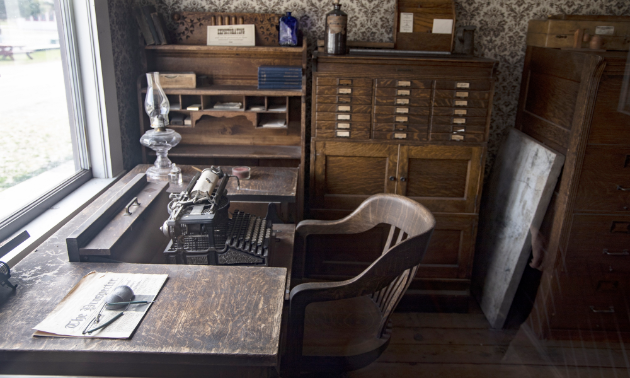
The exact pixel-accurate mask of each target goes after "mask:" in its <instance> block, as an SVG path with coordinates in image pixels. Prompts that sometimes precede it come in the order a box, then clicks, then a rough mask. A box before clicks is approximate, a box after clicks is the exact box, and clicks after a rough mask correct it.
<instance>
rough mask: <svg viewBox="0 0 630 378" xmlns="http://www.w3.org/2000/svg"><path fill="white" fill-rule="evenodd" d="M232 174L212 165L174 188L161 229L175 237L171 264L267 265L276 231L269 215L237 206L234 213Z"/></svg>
mask: <svg viewBox="0 0 630 378" xmlns="http://www.w3.org/2000/svg"><path fill="white" fill-rule="evenodd" d="M230 177H234V176H229V175H227V174H225V173H223V172H222V171H221V169H220V168H216V167H212V168H210V169H205V170H204V171H203V172H201V173H198V174H197V175H196V176H195V177H194V178H193V179H192V180H191V182H190V184H189V185H188V187H187V188H186V190H184V191H183V192H181V193H179V194H171V202H170V203H169V204H168V211H169V214H170V215H169V218H168V219H167V220H166V222H164V225H162V232H163V233H164V235H166V236H167V237H168V238H169V239H171V241H170V242H169V244H168V246H167V247H166V250H165V251H164V254H165V255H166V261H167V262H168V263H170V264H195V265H264V266H266V265H267V263H268V257H269V251H270V250H272V249H273V241H274V240H275V237H274V235H273V233H272V223H271V221H270V220H268V219H266V218H260V217H257V216H255V215H251V214H247V213H244V212H241V211H238V210H235V211H234V214H233V215H232V217H231V218H230V215H229V213H228V208H229V207H230V200H229V199H228V197H227V190H226V185H227V182H228V180H229V179H230Z"/></svg>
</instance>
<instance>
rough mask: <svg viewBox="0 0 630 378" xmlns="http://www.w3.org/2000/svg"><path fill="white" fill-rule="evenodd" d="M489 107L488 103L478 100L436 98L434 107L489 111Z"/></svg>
mask: <svg viewBox="0 0 630 378" xmlns="http://www.w3.org/2000/svg"><path fill="white" fill-rule="evenodd" d="M488 105H489V102H488V101H485V100H476V99H466V98H444V97H435V98H434V99H433V106H443V107H452V108H455V109H462V108H469V109H470V108H482V109H487V108H488Z"/></svg>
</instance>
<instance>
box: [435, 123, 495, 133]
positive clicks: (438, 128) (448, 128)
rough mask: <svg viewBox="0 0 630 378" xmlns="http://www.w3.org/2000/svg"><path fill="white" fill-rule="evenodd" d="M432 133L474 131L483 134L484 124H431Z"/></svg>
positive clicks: (484, 130)
mask: <svg viewBox="0 0 630 378" xmlns="http://www.w3.org/2000/svg"><path fill="white" fill-rule="evenodd" d="M431 132H432V133H453V132H456V133H474V134H483V133H485V132H486V127H485V126H474V125H433V126H431Z"/></svg>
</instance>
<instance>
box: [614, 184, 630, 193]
mask: <svg viewBox="0 0 630 378" xmlns="http://www.w3.org/2000/svg"><path fill="white" fill-rule="evenodd" d="M617 190H621V191H622V192H630V188H624V187H623V186H621V185H617Z"/></svg>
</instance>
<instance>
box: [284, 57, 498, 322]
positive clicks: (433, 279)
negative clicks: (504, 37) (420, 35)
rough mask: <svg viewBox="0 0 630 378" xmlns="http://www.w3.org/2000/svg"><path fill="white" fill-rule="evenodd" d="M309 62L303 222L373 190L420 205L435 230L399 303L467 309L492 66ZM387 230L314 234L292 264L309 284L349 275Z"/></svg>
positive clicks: (378, 247)
mask: <svg viewBox="0 0 630 378" xmlns="http://www.w3.org/2000/svg"><path fill="white" fill-rule="evenodd" d="M313 62H314V63H313V106H312V121H311V137H312V138H311V165H310V199H309V215H310V217H311V218H316V219H338V218H340V217H343V216H345V215H347V214H348V213H349V212H351V211H352V210H354V209H355V208H356V207H357V206H358V205H359V204H360V203H361V202H362V201H363V200H365V199H366V198H367V197H369V196H370V195H372V194H376V193H395V194H399V195H404V196H408V197H410V198H412V199H414V200H416V201H418V202H420V203H422V204H423V205H425V206H426V207H427V208H429V210H431V211H432V212H433V214H434V215H435V217H436V220H437V226H436V229H435V232H434V234H433V238H432V240H431V244H430V246H429V250H428V251H427V254H426V255H425V258H424V260H423V264H422V265H421V267H420V269H419V270H418V274H417V276H416V279H415V280H414V282H413V283H412V284H411V287H410V290H409V292H408V294H407V295H406V296H405V298H404V299H403V302H402V303H401V306H402V307H406V308H413V309H425V310H430V309H434V310H453V311H466V309H467V305H468V297H469V288H470V276H471V270H472V261H473V253H474V246H475V237H476V229H477V219H478V210H479V200H480V193H481V187H482V183H483V167H484V164H485V157H486V142H487V139H488V129H489V124H490V114H491V109H492V97H493V94H494V78H493V73H494V66H495V62H494V61H492V60H489V59H481V58H454V57H433V56H431V57H427V56H423V57H407V56H400V55H395V56H391V55H390V56H365V55H361V56H358V55H346V56H328V55H326V54H322V53H319V54H318V53H315V55H314V60H313ZM388 231H389V230H385V229H384V228H377V229H376V230H373V231H370V232H367V233H365V234H363V235H360V236H359V237H358V238H357V237H354V238H344V237H337V236H330V235H327V236H326V238H321V239H317V238H315V239H313V240H311V241H309V248H310V247H312V249H307V250H306V251H305V253H304V256H296V259H297V261H301V267H298V268H301V270H302V273H303V275H304V277H305V278H310V279H344V278H348V277H351V276H354V275H356V274H358V273H360V272H361V271H363V270H364V269H365V268H366V267H367V266H368V265H369V264H370V263H371V262H372V261H374V259H375V258H376V257H378V255H379V254H380V251H382V245H384V242H385V240H386V238H387V232H388ZM312 251H317V253H315V252H312ZM427 296H430V300H429V301H421V300H419V299H421V298H423V297H424V298H425V299H426V297H427ZM427 304H428V306H429V307H431V308H426V305H427Z"/></svg>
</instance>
